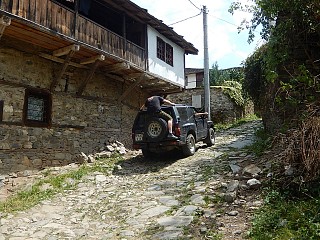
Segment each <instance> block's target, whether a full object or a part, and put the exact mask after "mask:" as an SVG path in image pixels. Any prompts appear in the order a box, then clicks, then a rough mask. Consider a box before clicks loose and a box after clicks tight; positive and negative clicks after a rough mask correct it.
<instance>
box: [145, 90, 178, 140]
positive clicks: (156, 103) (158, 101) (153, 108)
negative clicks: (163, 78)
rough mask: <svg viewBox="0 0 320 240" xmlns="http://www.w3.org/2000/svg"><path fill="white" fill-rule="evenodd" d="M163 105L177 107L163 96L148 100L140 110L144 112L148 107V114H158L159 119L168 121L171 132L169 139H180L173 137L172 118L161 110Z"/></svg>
mask: <svg viewBox="0 0 320 240" xmlns="http://www.w3.org/2000/svg"><path fill="white" fill-rule="evenodd" d="M163 103H166V104H169V105H175V104H174V103H173V102H171V101H169V100H167V99H165V98H163V97H161V96H151V97H148V98H147V100H146V102H145V103H144V104H143V105H142V106H141V108H140V110H143V109H144V108H145V107H146V108H147V112H148V113H150V114H156V115H157V116H158V117H160V118H163V119H164V120H166V121H167V122H168V131H169V133H168V136H167V138H170V139H178V137H177V136H175V135H173V133H172V117H171V116H170V115H169V114H168V113H166V112H164V111H162V110H161V105H162V104H163Z"/></svg>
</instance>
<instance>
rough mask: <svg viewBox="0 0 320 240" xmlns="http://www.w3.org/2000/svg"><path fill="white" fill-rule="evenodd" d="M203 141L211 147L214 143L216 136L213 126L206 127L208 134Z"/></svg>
mask: <svg viewBox="0 0 320 240" xmlns="http://www.w3.org/2000/svg"><path fill="white" fill-rule="evenodd" d="M203 142H204V143H205V144H207V146H208V147H211V146H213V145H214V144H215V143H216V137H215V133H214V130H213V128H209V129H208V135H207V137H206V139H205V140H204V141H203Z"/></svg>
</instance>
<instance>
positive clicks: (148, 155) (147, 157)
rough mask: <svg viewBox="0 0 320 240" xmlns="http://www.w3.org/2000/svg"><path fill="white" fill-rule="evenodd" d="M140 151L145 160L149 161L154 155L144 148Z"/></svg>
mask: <svg viewBox="0 0 320 240" xmlns="http://www.w3.org/2000/svg"><path fill="white" fill-rule="evenodd" d="M141 151H142V155H143V157H144V158H145V159H150V158H151V157H152V156H153V155H154V154H153V152H151V151H150V150H149V149H146V148H142V149H141Z"/></svg>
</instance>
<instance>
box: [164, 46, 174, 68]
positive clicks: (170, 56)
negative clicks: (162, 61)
mask: <svg viewBox="0 0 320 240" xmlns="http://www.w3.org/2000/svg"><path fill="white" fill-rule="evenodd" d="M166 63H168V64H169V65H171V66H173V47H172V46H171V45H170V44H168V43H166Z"/></svg>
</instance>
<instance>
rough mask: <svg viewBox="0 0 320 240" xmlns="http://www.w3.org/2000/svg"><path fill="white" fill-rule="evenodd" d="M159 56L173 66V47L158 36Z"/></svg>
mask: <svg viewBox="0 0 320 240" xmlns="http://www.w3.org/2000/svg"><path fill="white" fill-rule="evenodd" d="M157 58H159V59H161V60H162V61H164V62H166V63H168V64H169V65H171V66H173V47H172V46H171V45H170V44H168V43H166V42H165V41H163V40H162V39H161V38H159V37H157Z"/></svg>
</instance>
